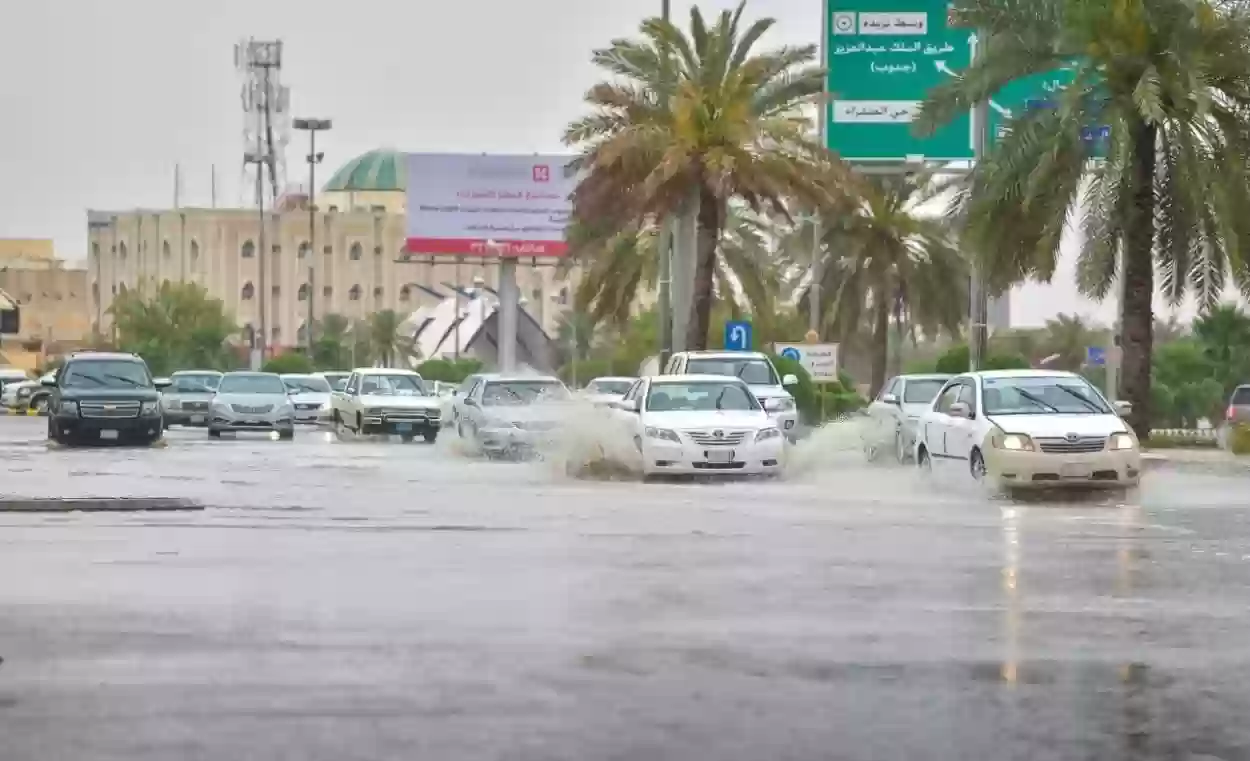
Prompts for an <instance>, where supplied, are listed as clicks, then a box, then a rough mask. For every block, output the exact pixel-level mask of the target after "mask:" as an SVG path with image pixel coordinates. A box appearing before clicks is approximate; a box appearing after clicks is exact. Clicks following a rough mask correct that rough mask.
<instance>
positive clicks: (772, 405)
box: [764, 396, 794, 412]
mask: <svg viewBox="0 0 1250 761" xmlns="http://www.w3.org/2000/svg"><path fill="white" fill-rule="evenodd" d="M764 409H766V410H768V411H769V412H789V411H790V410H792V409H794V400H793V399H791V398H790V397H787V396H782V397H778V398H776V399H768V400H767V401H765V402H764Z"/></svg>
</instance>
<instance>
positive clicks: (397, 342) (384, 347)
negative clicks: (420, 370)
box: [368, 309, 415, 367]
mask: <svg viewBox="0 0 1250 761" xmlns="http://www.w3.org/2000/svg"><path fill="white" fill-rule="evenodd" d="M404 320H405V317H404V316H403V315H401V314H399V313H398V312H396V311H395V310H394V309H383V310H382V311H381V312H374V313H373V314H371V315H370V316H369V323H368V336H369V345H370V347H371V348H372V353H373V356H375V357H376V358H377V359H378V360H379V361H381V362H382V366H383V367H391V366H392V365H394V364H395V363H396V362H397V361H399V359H401V358H407V357H410V356H412V355H413V354H414V352H415V348H414V346H413V340H412V336H409V335H404V334H403V332H402V328H403V324H404Z"/></svg>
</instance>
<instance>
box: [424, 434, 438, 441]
mask: <svg viewBox="0 0 1250 761" xmlns="http://www.w3.org/2000/svg"><path fill="white" fill-rule="evenodd" d="M423 438H424V439H425V443H426V444H433V443H434V442H435V441H438V431H426V432H425V434H424V435H423Z"/></svg>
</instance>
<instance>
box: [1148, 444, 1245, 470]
mask: <svg viewBox="0 0 1250 761" xmlns="http://www.w3.org/2000/svg"><path fill="white" fill-rule="evenodd" d="M1142 460H1144V461H1145V463H1146V464H1147V466H1148V467H1149V466H1152V465H1164V464H1176V465H1180V464H1185V465H1212V466H1231V467H1233V468H1243V469H1246V470H1250V456H1244V457H1238V456H1237V455H1234V454H1233V453H1231V452H1226V451H1225V450H1223V449H1215V448H1211V449H1207V448H1198V447H1171V448H1166V449H1143V450H1142Z"/></svg>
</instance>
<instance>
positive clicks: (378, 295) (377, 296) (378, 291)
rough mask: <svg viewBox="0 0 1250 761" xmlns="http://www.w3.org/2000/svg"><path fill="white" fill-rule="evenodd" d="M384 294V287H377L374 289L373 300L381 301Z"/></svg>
mask: <svg viewBox="0 0 1250 761" xmlns="http://www.w3.org/2000/svg"><path fill="white" fill-rule="evenodd" d="M383 293H384V291H383V290H382V286H380V285H377V286H374V287H373V298H375V299H381V298H382V294H383Z"/></svg>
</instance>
